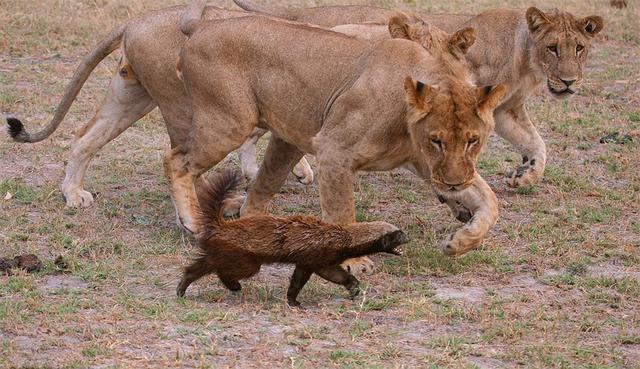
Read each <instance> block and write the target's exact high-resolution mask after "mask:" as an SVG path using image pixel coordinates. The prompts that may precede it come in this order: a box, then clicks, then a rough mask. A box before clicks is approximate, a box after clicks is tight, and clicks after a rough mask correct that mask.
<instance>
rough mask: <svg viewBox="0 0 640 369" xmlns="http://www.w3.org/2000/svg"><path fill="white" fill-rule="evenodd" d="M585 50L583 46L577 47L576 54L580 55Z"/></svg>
mask: <svg viewBox="0 0 640 369" xmlns="http://www.w3.org/2000/svg"><path fill="white" fill-rule="evenodd" d="M582 50H584V46H582V45H578V46H576V52H577V53H579V52H580V51H582Z"/></svg>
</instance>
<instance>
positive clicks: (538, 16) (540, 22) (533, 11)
mask: <svg viewBox="0 0 640 369" xmlns="http://www.w3.org/2000/svg"><path fill="white" fill-rule="evenodd" d="M525 17H526V18H527V25H528V26H529V31H531V33H535V32H537V31H539V30H541V29H543V28H545V27H548V26H549V25H550V24H551V20H550V19H549V17H548V16H547V15H546V14H545V13H544V12H543V11H542V10H540V9H538V8H536V7H534V6H532V7H530V8H529V9H527V13H526V14H525Z"/></svg>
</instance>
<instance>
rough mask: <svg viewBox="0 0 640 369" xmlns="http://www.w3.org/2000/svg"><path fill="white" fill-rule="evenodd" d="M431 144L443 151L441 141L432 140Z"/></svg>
mask: <svg viewBox="0 0 640 369" xmlns="http://www.w3.org/2000/svg"><path fill="white" fill-rule="evenodd" d="M431 143H432V144H433V146H435V147H437V148H438V149H440V150H442V141H440V140H436V139H433V138H432V139H431Z"/></svg>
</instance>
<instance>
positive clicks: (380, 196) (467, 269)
mask: <svg viewBox="0 0 640 369" xmlns="http://www.w3.org/2000/svg"><path fill="white" fill-rule="evenodd" d="M182 2H183V1H169V0H162V1H151V0H144V1H138V2H131V1H125V0H113V1H106V0H82V1H80V0H77V1H67V0H42V1H33V0H11V1H10V0H0V23H1V24H2V28H0V36H1V37H0V110H2V111H11V112H14V113H18V114H19V115H20V116H21V117H25V118H26V121H27V122H29V124H30V125H33V124H34V123H36V122H44V121H45V120H47V119H49V117H50V115H51V113H52V109H53V107H54V106H55V105H56V104H57V102H58V99H59V98H60V96H61V93H62V91H63V88H64V85H65V83H66V81H67V78H68V76H70V75H71V73H72V71H73V69H74V68H75V65H76V63H77V61H78V59H79V57H80V56H82V55H83V53H84V52H86V51H87V50H88V49H89V48H90V47H91V46H92V45H93V44H94V43H95V42H96V41H97V40H98V39H99V38H100V37H101V36H102V35H103V34H105V33H106V31H107V30H108V29H110V28H111V27H114V26H115V25H117V24H119V23H120V22H122V21H124V20H125V19H128V18H130V17H132V16H135V15H136V14H141V13H143V12H145V11H148V10H150V9H153V8H161V7H164V6H167V5H172V4H176V3H182ZM323 3H335V2H333V1H329V2H322V1H321V2H317V3H316V2H309V1H308V0H301V1H297V2H295V3H294V5H312V4H313V5H316V4H323ZM469 3H471V2H470V1H467V0H453V1H446V2H444V1H442V2H439V3H436V2H427V1H422V0H419V1H410V2H407V3H400V2H394V1H384V0H381V1H380V2H379V4H381V5H383V6H388V7H395V6H398V7H405V8H411V7H423V8H427V9H431V10H434V11H452V12H455V11H458V12H466V13H470V12H477V11H480V10H482V9H486V8H489V7H495V6H502V5H509V6H516V7H525V6H528V5H530V3H528V2H524V1H521V0H507V1H495V0H480V1H475V2H474V4H473V5H470V4H469ZM630 3H631V4H630V7H629V8H627V9H624V10H615V9H612V8H610V7H609V6H608V1H605V0H598V1H590V2H587V1H579V0H567V1H537V2H535V4H536V5H539V6H542V7H548V6H557V7H563V8H565V9H567V10H571V11H574V12H576V13H579V14H584V15H586V14H591V13H597V14H601V15H603V16H604V17H605V18H606V20H607V21H608V25H607V27H606V30H605V32H604V38H603V40H602V42H600V43H599V44H598V45H596V47H595V50H594V51H593V52H592V53H591V55H590V60H589V64H588V68H587V72H586V81H587V84H586V85H585V86H584V88H583V89H582V90H581V92H580V93H579V95H578V96H576V97H575V98H574V99H572V100H570V101H566V102H558V101H554V100H552V99H550V98H548V97H546V96H545V95H540V96H539V97H536V98H534V99H533V100H532V101H531V103H530V108H531V109H530V110H531V113H532V117H533V119H534V121H535V122H537V125H538V127H539V129H540V131H541V133H542V135H543V137H544V138H545V140H546V142H547V143H548V151H549V157H550V159H549V164H548V169H547V172H546V177H545V179H544V180H543V181H542V183H540V184H538V185H536V186H534V187H530V188H525V189H520V190H518V191H514V190H511V189H508V188H507V187H506V186H505V184H504V182H503V176H504V173H505V171H507V170H508V169H510V168H511V167H513V166H514V165H515V162H516V161H517V160H518V157H517V155H515V153H514V152H513V150H512V149H511V148H510V147H508V145H507V144H506V143H505V142H504V141H502V140H500V139H498V138H494V139H493V140H492V141H491V142H490V144H489V147H488V148H487V150H486V152H485V153H484V154H483V157H482V160H481V163H480V168H481V171H482V173H483V174H484V175H485V177H486V178H487V179H488V181H489V183H490V184H491V185H492V187H493V188H494V190H495V191H496V193H497V194H498V196H499V198H500V199H501V202H502V213H501V218H500V220H499V222H498V224H497V226H496V227H495V229H494V230H493V231H492V233H491V237H490V238H489V239H487V241H486V242H485V243H484V247H483V248H482V249H481V250H477V251H474V252H471V253H469V254H468V255H466V256H464V257H461V258H457V259H449V258H446V257H443V256H442V255H441V254H440V253H439V252H438V251H436V250H435V249H434V244H435V243H436V241H437V240H439V239H440V238H442V237H443V235H445V234H446V233H447V232H448V231H450V230H451V229H452V228H454V227H457V226H458V224H456V222H455V221H454V220H453V219H452V218H451V217H450V216H449V215H448V214H447V210H446V209H445V207H443V206H442V205H439V204H437V201H435V200H434V198H433V194H432V193H431V191H430V190H429V189H428V188H427V187H426V186H425V185H424V184H423V183H422V182H421V181H419V180H418V179H416V178H414V177H412V176H410V175H408V174H406V173H405V172H401V171H396V172H393V173H380V174H363V175H362V176H361V180H360V182H359V186H358V192H357V206H358V216H359V218H360V219H385V220H388V221H391V222H393V223H396V224H398V225H399V226H401V227H402V228H404V229H405V230H407V231H408V232H409V233H410V235H411V236H412V238H413V241H412V243H411V245H410V246H409V247H407V248H406V251H407V252H406V256H405V257H403V258H386V257H380V258H378V259H376V260H377V264H378V265H379V272H378V273H377V274H375V275H374V276H371V277H366V278H363V281H364V283H365V286H366V291H365V293H364V294H363V297H362V298H360V299H357V300H356V301H349V300H347V299H345V295H346V294H345V293H344V291H342V290H341V289H339V288H337V287H335V286H333V285H329V284H326V283H324V282H322V281H319V280H318V279H315V278H314V279H312V281H311V283H310V284H309V285H308V287H307V288H306V289H305V290H304V291H303V293H302V295H301V297H300V299H301V301H302V302H303V304H305V305H306V306H307V308H308V309H307V310H305V311H297V310H290V309H289V308H287V307H286V304H285V302H284V299H283V296H284V288H285V285H286V276H287V275H288V270H287V269H286V268H273V267H271V268H264V270H263V272H262V273H261V274H260V275H259V276H258V277H257V278H255V279H253V280H251V281H249V282H247V283H245V288H244V289H243V291H242V293H240V294H232V293H229V292H227V291H226V290H224V289H223V288H222V287H221V286H220V284H219V283H218V282H217V281H215V280H214V279H211V280H208V281H206V280H205V281H203V282H201V283H198V284H196V285H195V286H193V290H191V292H190V294H189V297H188V298H187V299H177V298H175V297H174V288H175V284H176V281H177V278H178V275H179V266H180V265H182V263H183V262H184V261H185V260H186V257H187V256H188V255H189V253H190V251H191V240H189V239H188V238H186V237H184V236H183V235H182V234H181V233H180V232H179V231H178V230H176V228H175V226H174V223H173V210H172V206H171V203H170V200H169V197H168V191H167V186H166V183H165V180H164V179H163V176H162V170H161V160H160V155H161V153H162V152H163V151H164V149H165V148H166V147H167V146H168V140H167V137H166V133H165V130H164V128H163V127H162V125H163V123H162V120H161V119H160V117H159V115H158V114H157V113H153V114H151V115H149V116H148V117H146V118H144V119H143V120H141V121H140V122H138V123H137V124H136V125H135V126H134V127H133V128H131V129H129V130H128V131H127V132H126V133H125V134H123V135H122V136H121V137H120V138H118V139H117V140H115V141H114V142H113V143H112V144H110V145H108V146H107V147H106V148H105V149H104V150H103V151H102V152H101V153H100V155H99V156H98V157H97V158H96V159H95V160H94V161H93V163H92V166H91V168H90V170H89V175H88V178H87V181H86V188H87V189H89V190H90V191H92V192H94V193H97V194H98V196H97V201H96V203H95V204H94V205H93V206H92V207H90V208H87V209H80V210H73V209H65V208H64V206H63V201H62V199H61V194H60V192H59V190H58V183H59V182H60V181H61V179H62V173H63V165H64V160H65V157H66V155H67V151H68V148H69V144H70V140H71V137H72V134H73V131H74V130H75V129H77V128H79V127H80V126H81V125H82V124H83V123H84V122H85V121H86V120H88V119H89V118H90V116H91V114H92V112H93V110H94V109H95V107H96V105H97V104H98V103H99V102H100V100H101V96H103V93H104V91H105V88H106V84H107V83H108V79H109V77H110V75H111V73H112V71H113V68H114V60H115V58H116V56H113V57H111V58H110V59H109V61H108V62H107V63H104V64H103V66H101V67H99V68H98V69H97V71H96V73H94V75H93V77H92V78H91V80H90V81H89V82H88V84H87V85H86V86H85V88H84V90H83V92H82V93H81V95H80V97H79V99H78V101H77V102H76V104H75V105H74V107H73V108H72V111H71V112H70V114H69V115H68V117H67V119H66V121H65V122H64V123H63V127H62V128H61V129H60V131H59V132H58V133H56V134H55V135H54V136H53V137H52V138H51V139H49V140H47V141H45V142H43V143H40V144H35V145H16V144H13V143H10V142H9V141H8V140H7V139H6V138H5V137H4V136H3V137H2V138H1V139H0V158H1V162H2V165H0V195H1V196H0V197H4V194H5V193H6V192H11V193H12V194H14V197H13V199H11V200H8V201H6V200H0V244H1V245H2V255H1V256H13V255H16V254H20V253H27V252H33V253H36V254H38V255H40V256H41V257H42V258H43V259H46V260H47V261H48V262H47V265H46V268H45V270H44V271H43V272H40V273H38V274H35V275H25V274H22V275H16V276H12V277H0V365H2V366H4V367H38V368H45V367H64V368H86V367H95V368H107V367H121V368H132V367H181V366H186V367H232V366H252V367H270V366H275V367H345V368H351V367H415V366H423V367H456V368H457V367H482V368H497V367H515V366H525V367H576V368H578V367H579V368H584V367H589V368H605V367H606V368H608V367H620V368H630V367H640V366H639V365H640V364H638V363H640V328H639V327H640V308H639V306H640V253H639V247H640V209H639V205H638V204H639V203H640V195H639V193H640V174H639V171H638V166H639V163H640V154H639V153H638V141H639V140H640V135H639V132H640V101H639V96H640V81H639V79H638V78H639V77H638V76H639V75H640V52H639V51H640V50H639V48H638V44H639V43H640V39H639V37H640V29H639V24H640V23H638V22H637V19H638V18H639V16H640V13H639V10H638V5H637V4H636V3H635V2H630ZM132 4H133V5H132ZM222 5H225V6H229V7H231V6H233V5H232V4H231V3H230V2H229V3H223V4H222ZM599 8H601V9H599ZM612 132H622V133H627V134H632V135H634V140H635V142H634V143H631V144H629V143H627V144H624V145H622V144H600V143H599V138H600V137H602V136H604V135H606V134H609V133H612ZM273 210H274V212H276V213H279V214H287V213H298V212H302V213H307V214H319V205H318V194H317V187H316V186H315V185H314V186H310V187H308V188H305V187H301V186H299V185H296V184H295V183H293V182H289V183H288V184H287V186H286V188H285V189H284V190H283V193H282V194H281V196H278V198H277V199H276V200H275V204H274V209H273ZM57 255H64V256H65V258H67V260H68V261H69V263H70V272H69V273H65V274H57V273H56V271H55V268H54V266H53V265H52V263H51V260H53V258H55V256H57Z"/></svg>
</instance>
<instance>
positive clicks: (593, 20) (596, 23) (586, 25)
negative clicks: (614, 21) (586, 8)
mask: <svg viewBox="0 0 640 369" xmlns="http://www.w3.org/2000/svg"><path fill="white" fill-rule="evenodd" d="M581 23H582V26H583V29H584V31H585V32H586V34H587V35H589V36H591V37H594V36H595V35H597V34H598V33H599V32H600V31H602V28H604V20H603V19H602V17H599V16H597V15H590V16H588V17H586V18H583V19H582V20H581Z"/></svg>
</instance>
